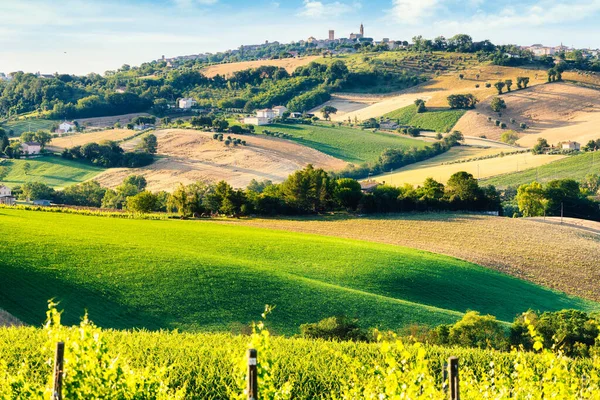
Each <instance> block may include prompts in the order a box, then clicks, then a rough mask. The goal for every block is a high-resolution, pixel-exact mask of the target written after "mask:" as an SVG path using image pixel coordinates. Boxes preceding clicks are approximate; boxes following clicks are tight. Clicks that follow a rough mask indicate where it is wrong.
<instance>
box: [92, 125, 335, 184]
mask: <svg viewBox="0 0 600 400" xmlns="http://www.w3.org/2000/svg"><path fill="white" fill-rule="evenodd" d="M154 134H155V135H156V136H157V139H158V154H159V155H160V156H161V158H160V159H159V160H158V161H156V162H155V163H154V164H152V165H149V166H148V167H144V168H137V169H110V170H108V171H106V172H104V173H102V174H100V175H98V176H97V177H96V178H95V179H96V180H98V181H99V182H100V183H101V184H103V185H105V186H108V187H115V186H118V185H119V184H120V183H121V182H122V181H123V179H124V178H125V177H126V176H127V175H131V174H141V175H144V176H145V177H146V179H147V180H148V189H149V190H151V191H159V190H167V191H172V190H174V189H175V188H176V187H177V185H178V184H179V183H180V182H181V183H184V184H188V183H193V182H197V181H205V182H217V181H220V180H225V181H227V182H229V183H230V184H231V185H233V186H234V187H245V186H247V185H248V183H249V182H250V181H251V180H252V179H256V180H259V181H260V180H265V179H269V180H271V181H273V182H281V181H283V180H284V179H285V178H287V176H288V175H289V174H291V173H292V172H294V171H296V170H298V169H302V168H304V167H305V166H306V165H308V164H313V165H314V166H315V167H320V168H324V169H326V170H336V169H340V168H343V167H344V166H345V165H346V163H345V162H344V161H342V160H339V159H337V158H334V157H331V156H328V155H326V154H324V153H321V152H319V151H317V150H314V149H311V148H308V147H305V146H301V145H299V144H297V143H294V142H292V141H289V140H284V139H277V138H272V137H268V136H262V135H260V136H258V135H237V136H236V135H231V136H232V137H237V138H240V139H242V140H246V142H247V144H248V145H247V146H241V145H239V146H231V145H230V146H226V145H225V144H224V142H220V141H218V140H213V139H212V135H213V134H212V133H208V132H200V131H194V130H183V129H166V130H161V131H155V132H154ZM225 136H228V134H225Z"/></svg>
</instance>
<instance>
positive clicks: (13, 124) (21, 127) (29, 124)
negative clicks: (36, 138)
mask: <svg viewBox="0 0 600 400" xmlns="http://www.w3.org/2000/svg"><path fill="white" fill-rule="evenodd" d="M58 124H59V121H51V120H48V119H28V120H19V121H9V122H6V123H4V124H2V125H0V128H3V129H4V130H5V131H6V132H7V133H10V132H11V131H12V135H11V136H21V133H23V132H36V131H38V130H45V131H49V130H51V129H52V127H53V126H55V125H58Z"/></svg>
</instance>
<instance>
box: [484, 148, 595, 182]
mask: <svg viewBox="0 0 600 400" xmlns="http://www.w3.org/2000/svg"><path fill="white" fill-rule="evenodd" d="M594 173H595V174H600V155H598V154H596V153H583V154H578V155H575V156H570V157H567V158H563V159H561V160H557V161H554V162H551V163H549V164H546V165H542V166H539V167H536V168H531V169H527V170H525V171H521V172H514V173H510V174H505V175H499V176H495V177H493V178H489V179H484V180H483V181H482V182H483V183H484V184H489V185H494V186H496V187H499V188H505V187H507V186H520V185H523V184H525V183H531V182H533V181H538V182H540V183H545V182H548V181H551V180H553V179H575V180H577V181H581V180H583V179H584V178H585V176H586V175H588V174H594Z"/></svg>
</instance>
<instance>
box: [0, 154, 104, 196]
mask: <svg viewBox="0 0 600 400" xmlns="http://www.w3.org/2000/svg"><path fill="white" fill-rule="evenodd" d="M26 163H29V165H30V170H29V172H28V173H25V169H24V165H25V164H26ZM0 166H2V167H7V168H8V175H7V176H6V178H4V179H3V180H2V184H4V185H6V186H8V187H11V188H12V187H15V186H19V185H22V184H24V183H25V182H41V183H45V184H47V185H49V186H52V187H54V188H63V187H66V186H70V185H73V184H76V183H81V182H83V181H86V180H88V179H92V178H93V177H95V176H96V175H98V174H100V173H101V172H102V171H104V168H100V167H96V166H93V165H88V164H85V163H82V162H78V161H71V160H65V159H63V158H61V157H58V156H45V157H40V158H35V159H29V160H22V159H21V160H0Z"/></svg>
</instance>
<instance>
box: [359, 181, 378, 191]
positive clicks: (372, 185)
mask: <svg viewBox="0 0 600 400" xmlns="http://www.w3.org/2000/svg"><path fill="white" fill-rule="evenodd" d="M380 185H381V183H379V182H377V181H374V180H372V179H369V180H367V181H362V182H361V183H360V190H361V191H362V192H363V193H371V192H373V191H374V190H375V189H377V187H378V186H380Z"/></svg>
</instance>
